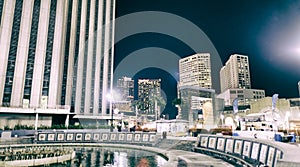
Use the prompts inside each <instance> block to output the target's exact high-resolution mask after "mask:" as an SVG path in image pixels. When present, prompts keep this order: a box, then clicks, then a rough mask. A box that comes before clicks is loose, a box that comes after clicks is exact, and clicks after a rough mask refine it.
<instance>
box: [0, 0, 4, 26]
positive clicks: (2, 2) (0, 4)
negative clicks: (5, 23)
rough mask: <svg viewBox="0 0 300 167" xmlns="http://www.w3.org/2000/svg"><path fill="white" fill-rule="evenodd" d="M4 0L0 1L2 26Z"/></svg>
mask: <svg viewBox="0 0 300 167" xmlns="http://www.w3.org/2000/svg"><path fill="white" fill-rule="evenodd" d="M3 5H4V0H0V25H1V19H2V10H3Z"/></svg>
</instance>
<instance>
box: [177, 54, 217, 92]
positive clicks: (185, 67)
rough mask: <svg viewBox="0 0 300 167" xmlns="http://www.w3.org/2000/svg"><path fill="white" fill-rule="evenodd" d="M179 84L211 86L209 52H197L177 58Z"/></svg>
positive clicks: (209, 87) (201, 86)
mask: <svg viewBox="0 0 300 167" xmlns="http://www.w3.org/2000/svg"><path fill="white" fill-rule="evenodd" d="M179 82H180V83H179V84H180V86H198V87H200V88H207V89H211V88H212V83H211V64H210V54H209V53H197V54H194V55H191V56H188V57H185V58H182V59H180V60H179Z"/></svg>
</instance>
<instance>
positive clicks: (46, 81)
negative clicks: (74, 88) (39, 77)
mask: <svg viewBox="0 0 300 167" xmlns="http://www.w3.org/2000/svg"><path fill="white" fill-rule="evenodd" d="M56 1H57V0H51V6H50V18H49V25H48V38H47V49H46V59H45V67H44V82H43V96H48V93H49V92H48V91H49V83H50V72H51V60H52V51H53V40H54V29H55V17H56Z"/></svg>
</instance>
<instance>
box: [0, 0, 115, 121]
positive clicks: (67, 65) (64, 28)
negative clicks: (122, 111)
mask: <svg viewBox="0 0 300 167" xmlns="http://www.w3.org/2000/svg"><path fill="white" fill-rule="evenodd" d="M114 19H115V0H0V23H1V26H0V28H1V29H0V50H1V53H0V55H1V56H0V106H3V107H15V108H22V107H24V106H26V107H28V108H50V109H51V108H57V107H62V106H72V108H74V111H75V113H76V114H78V115H85V116H88V115H90V116H94V115H100V116H101V115H107V114H109V110H108V109H109V107H108V106H109V105H108V102H107V100H106V96H107V93H108V92H109V90H110V89H111V88H112V79H113V55H114V48H113V44H114V22H113V21H114Z"/></svg>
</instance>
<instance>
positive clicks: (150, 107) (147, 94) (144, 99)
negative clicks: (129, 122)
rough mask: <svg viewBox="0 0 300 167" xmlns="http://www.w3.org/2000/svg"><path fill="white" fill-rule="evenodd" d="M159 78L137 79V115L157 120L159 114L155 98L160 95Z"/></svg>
mask: <svg viewBox="0 0 300 167" xmlns="http://www.w3.org/2000/svg"><path fill="white" fill-rule="evenodd" d="M160 82H161V80H160V79H139V80H138V104H139V106H138V109H139V113H138V114H139V116H141V117H145V118H147V119H148V120H153V121H154V120H157V119H158V118H159V116H160V111H159V106H158V102H157V99H158V97H161V86H160Z"/></svg>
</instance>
